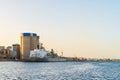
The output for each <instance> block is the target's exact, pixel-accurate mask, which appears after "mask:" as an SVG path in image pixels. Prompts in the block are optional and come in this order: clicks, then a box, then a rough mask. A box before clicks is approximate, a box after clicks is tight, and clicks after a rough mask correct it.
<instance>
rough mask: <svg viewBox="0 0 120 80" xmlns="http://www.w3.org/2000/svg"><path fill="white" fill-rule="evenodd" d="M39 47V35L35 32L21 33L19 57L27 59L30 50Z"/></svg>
mask: <svg viewBox="0 0 120 80" xmlns="http://www.w3.org/2000/svg"><path fill="white" fill-rule="evenodd" d="M37 48H39V36H38V35H37V34H36V33H22V34H21V46H20V49H21V50H20V51H21V56H20V57H21V59H23V60H24V59H29V56H30V51H31V50H34V49H37Z"/></svg>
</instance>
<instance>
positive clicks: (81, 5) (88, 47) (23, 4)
mask: <svg viewBox="0 0 120 80" xmlns="http://www.w3.org/2000/svg"><path fill="white" fill-rule="evenodd" d="M119 21H120V1H119V0H0V37H1V39H0V45H4V46H8V45H11V44H13V43H19V42H20V39H19V38H20V33H22V32H36V33H37V34H39V35H40V37H41V39H40V41H41V42H43V43H44V45H45V47H47V49H51V48H53V49H55V51H57V52H58V53H59V54H60V53H61V51H63V52H64V55H65V56H78V57H80V56H81V57H97V58H120V23H119Z"/></svg>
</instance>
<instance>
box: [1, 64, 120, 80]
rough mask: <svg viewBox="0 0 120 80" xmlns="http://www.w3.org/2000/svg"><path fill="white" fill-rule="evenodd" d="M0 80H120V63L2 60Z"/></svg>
mask: <svg viewBox="0 0 120 80" xmlns="http://www.w3.org/2000/svg"><path fill="white" fill-rule="evenodd" d="M0 80H120V63H119V62H53V63H52V62H46V63H37V62H35V63H33V62H0Z"/></svg>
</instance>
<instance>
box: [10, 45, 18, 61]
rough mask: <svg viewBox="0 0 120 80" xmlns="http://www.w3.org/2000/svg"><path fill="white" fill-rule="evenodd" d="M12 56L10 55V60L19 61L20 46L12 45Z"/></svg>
mask: <svg viewBox="0 0 120 80" xmlns="http://www.w3.org/2000/svg"><path fill="white" fill-rule="evenodd" d="M12 47H13V54H12V55H11V57H12V58H15V59H20V45H19V44H13V45H12Z"/></svg>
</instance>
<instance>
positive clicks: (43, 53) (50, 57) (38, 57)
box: [29, 49, 67, 62]
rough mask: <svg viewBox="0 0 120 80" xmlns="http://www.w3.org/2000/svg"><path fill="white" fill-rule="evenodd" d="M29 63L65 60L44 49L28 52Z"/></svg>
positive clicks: (52, 51)
mask: <svg viewBox="0 0 120 80" xmlns="http://www.w3.org/2000/svg"><path fill="white" fill-rule="evenodd" d="M29 57H30V59H29V61H33V62H65V61H67V59H66V58H64V57H61V56H58V55H57V53H54V50H53V49H51V51H47V50H45V49H35V50H32V51H30V56H29Z"/></svg>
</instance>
